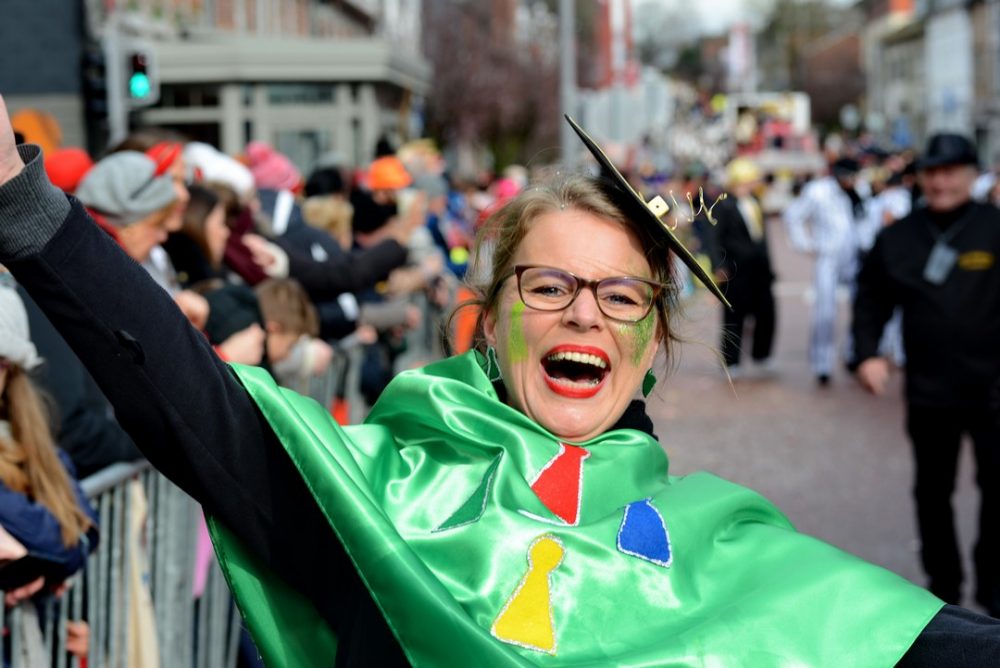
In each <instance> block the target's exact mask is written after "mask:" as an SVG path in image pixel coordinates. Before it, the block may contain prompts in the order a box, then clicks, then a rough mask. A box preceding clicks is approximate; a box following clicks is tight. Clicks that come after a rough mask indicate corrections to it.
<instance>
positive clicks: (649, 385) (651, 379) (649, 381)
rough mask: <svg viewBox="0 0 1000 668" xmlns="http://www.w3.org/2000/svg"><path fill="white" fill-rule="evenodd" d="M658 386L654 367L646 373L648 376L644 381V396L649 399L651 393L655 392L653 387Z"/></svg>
mask: <svg viewBox="0 0 1000 668" xmlns="http://www.w3.org/2000/svg"><path fill="white" fill-rule="evenodd" d="M655 385H656V374H654V373H653V369H652V367H650V369H649V371H647V372H646V376H645V377H644V378H643V379H642V396H643V397H648V396H649V393H650V392H652V391H653V387H654V386H655Z"/></svg>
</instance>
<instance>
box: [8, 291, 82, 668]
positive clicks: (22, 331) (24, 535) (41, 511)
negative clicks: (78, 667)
mask: <svg viewBox="0 0 1000 668" xmlns="http://www.w3.org/2000/svg"><path fill="white" fill-rule="evenodd" d="M40 363H41V359H40V358H39V357H38V354H37V352H36V350H35V346H34V344H32V342H31V340H30V338H29V336H28V317H27V314H26V312H25V309H24V304H23V303H22V302H21V299H20V297H18V295H17V292H16V291H15V290H14V283H13V280H12V279H11V278H10V276H9V274H6V273H0V526H2V527H3V528H4V530H5V532H4V533H5V536H4V537H5V538H9V539H10V540H11V541H13V542H12V543H11V544H19V545H20V546H22V547H23V548H24V555H25V556H31V557H36V558H38V559H39V560H40V563H44V564H46V566H45V568H41V566H40V567H39V572H38V573H37V576H38V577H32V578H30V581H28V582H25V583H20V584H24V585H26V586H24V587H16V588H15V589H13V590H11V591H9V592H7V594H8V596H6V597H5V603H6V604H7V605H15V604H17V603H20V602H21V601H22V600H24V599H25V598H27V597H30V596H31V595H33V594H35V593H36V592H37V591H39V590H42V591H56V592H58V591H59V590H60V589H61V585H62V583H63V582H64V581H65V580H66V579H67V578H69V577H70V576H71V575H73V574H74V573H76V572H77V571H79V570H80V569H82V568H83V567H84V565H85V564H86V560H87V556H88V555H89V554H90V552H91V551H93V550H94V548H96V547H97V539H98V533H97V516H96V514H95V513H94V510H93V509H92V508H91V507H90V504H89V503H88V502H87V500H86V498H85V497H84V494H83V491H82V490H81V489H80V486H79V484H78V483H77V481H76V479H75V477H74V475H75V472H74V468H73V465H72V463H71V462H70V459H69V457H68V456H67V455H66V454H65V453H63V452H62V451H59V450H57V449H56V447H55V444H54V441H53V437H52V433H51V431H50V427H49V421H48V415H47V412H46V409H45V405H44V404H43V402H42V398H41V396H40V395H39V393H38V391H37V390H36V389H35V386H34V383H33V382H32V380H31V378H30V377H29V376H28V371H30V370H31V369H33V368H35V367H37V366H38V365H39V364H40ZM32 575H34V574H32ZM39 579H43V581H42V582H41V583H40V582H39ZM34 616H35V609H34V607H32V606H28V607H27V608H25V614H24V617H23V620H22V626H23V629H20V630H13V632H16V633H21V631H26V632H25V633H21V638H22V642H21V651H22V653H25V654H24V656H25V657H29V665H36V664H34V663H30V657H34V658H35V659H38V658H39V657H40V656H41V655H40V654H38V653H39V652H41V651H43V650H42V648H41V647H40V646H39V641H40V637H41V636H40V635H39V634H38V633H36V632H35V629H34V627H35V626H36V625H35V624H34V623H30V622H32V618H33V617H34ZM29 623H30V624H29ZM67 633H68V634H69V640H70V641H71V642H70V643H69V649H70V650H71V651H73V650H74V648H75V649H77V650H80V652H81V653H85V649H81V648H83V647H85V646H86V640H85V636H86V625H84V624H82V623H79V622H72V623H69V624H68V625H67ZM81 636H82V637H81Z"/></svg>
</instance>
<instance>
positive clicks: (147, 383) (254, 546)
mask: <svg viewBox="0 0 1000 668" xmlns="http://www.w3.org/2000/svg"><path fill="white" fill-rule="evenodd" d="M8 224H9V223H8ZM5 264H6V265H7V267H8V268H9V269H10V270H11V272H12V273H13V274H14V276H15V277H16V278H17V279H18V281H19V282H20V283H21V284H22V285H23V286H24V287H25V288H26V289H27V291H28V292H29V293H30V294H31V296H32V297H33V298H34V300H35V302H36V303H37V304H38V306H39V307H40V308H41V309H42V311H43V312H44V313H45V314H46V316H47V317H48V318H49V320H50V321H51V322H52V324H53V325H54V326H55V327H56V329H57V330H59V332H60V334H61V335H62V336H63V338H65V340H66V341H67V342H68V343H69V345H70V346H71V347H72V348H73V350H74V351H75V352H76V354H77V355H78V356H79V358H80V359H81V360H82V361H83V363H84V364H85V365H86V367H87V369H88V370H89V371H90V372H91V374H92V375H93V377H94V379H95V380H96V381H97V383H98V385H99V386H100V387H101V389H102V390H103V392H104V393H105V395H106V396H107V398H108V399H109V400H110V401H111V403H112V405H113V406H114V408H115V411H116V414H117V417H118V420H119V422H120V423H121V425H122V427H124V429H125V430H126V431H127V432H128V433H129V435H130V436H131V437H132V439H133V440H134V441H135V443H136V444H137V445H138V446H139V448H140V449H141V450H142V452H143V453H144V454H145V455H146V457H147V458H148V459H149V460H150V462H152V464H153V465H154V466H155V467H156V468H158V469H159V470H160V471H162V472H163V473H164V474H165V475H166V476H167V477H169V478H170V479H171V480H173V481H174V482H175V483H177V484H178V485H179V486H180V487H181V488H183V489H184V490H185V491H186V492H187V493H188V494H190V495H191V496H193V497H194V498H195V499H197V500H198V501H199V502H200V503H202V504H203V505H204V507H205V510H206V511H207V512H209V513H211V514H213V515H215V516H216V517H217V518H218V519H219V520H220V521H221V522H223V523H224V524H225V525H226V526H228V527H229V528H230V529H231V530H232V531H233V532H234V533H235V534H236V535H237V536H239V538H240V539H241V540H242V541H243V542H244V544H245V545H246V547H247V548H248V549H250V550H251V551H252V552H253V553H255V554H256V555H257V556H258V557H259V558H260V559H261V560H262V561H263V562H264V563H265V564H266V565H268V566H269V567H270V568H271V569H272V570H273V571H275V572H276V573H278V574H279V575H281V576H283V577H284V578H285V579H286V580H287V581H288V582H289V584H290V585H292V586H293V587H294V588H296V589H297V590H298V591H300V592H302V593H303V594H304V595H305V596H306V597H307V598H308V599H310V600H312V601H313V603H314V604H315V605H316V607H317V609H318V610H319V611H320V613H321V614H323V616H324V617H325V618H326V619H327V620H328V622H329V623H330V624H331V626H332V627H333V628H334V630H335V631H336V630H337V629H338V628H339V627H340V625H341V622H342V621H343V620H342V617H343V616H344V615H345V614H346V613H345V611H346V610H349V609H350V606H349V605H348V603H350V602H352V601H354V600H355V599H356V598H357V596H358V595H359V591H363V589H359V587H361V584H360V580H359V578H358V577H357V575H356V573H355V571H354V569H353V566H352V565H351V563H350V561H349V560H348V558H347V556H346V554H345V552H344V550H343V549H342V548H341V546H340V545H339V543H338V542H337V540H336V538H335V537H334V533H333V532H332V531H331V530H330V528H329V526H328V525H327V524H326V521H325V518H324V517H323V515H322V513H321V511H320V509H319V507H318V506H317V504H316V503H315V501H314V500H313V499H312V497H311V496H310V494H309V492H308V490H307V488H306V486H305V483H304V482H303V481H302V479H301V477H300V476H299V475H298V472H297V471H296V470H295V468H294V465H293V464H292V462H291V459H290V458H289V457H288V456H287V455H286V453H285V452H284V449H283V447H282V446H281V444H280V443H279V442H278V440H277V437H276V436H275V435H274V432H273V431H272V430H271V429H270V427H269V426H268V425H267V423H266V421H265V420H264V418H263V416H262V415H261V414H260V412H259V410H258V409H257V407H256V405H255V404H254V403H253V402H252V401H251V399H250V397H249V395H248V394H247V393H246V391H245V390H244V389H243V387H242V386H241V385H240V384H239V383H238V381H237V380H236V379H235V377H234V376H233V375H232V374H231V372H230V370H229V368H228V367H227V366H226V365H225V364H224V363H222V362H221V361H220V360H219V359H218V357H217V356H216V355H215V353H214V352H213V351H212V349H211V347H210V346H209V344H208V342H207V341H206V339H205V337H204V336H202V334H201V333H199V332H197V331H196V330H195V329H194V328H192V327H191V326H190V325H189V324H188V322H187V320H186V319H185V318H184V316H183V315H182V314H181V312H180V311H179V310H178V309H177V308H176V306H175V305H174V303H173V302H172V301H171V299H170V298H169V296H168V295H167V293H166V292H164V291H163V290H162V289H160V288H159V287H158V286H157V285H156V284H155V283H154V282H153V281H152V280H151V279H150V278H149V276H148V275H147V274H146V273H145V271H144V270H143V269H142V268H141V267H140V266H139V265H138V264H136V263H135V262H134V261H132V260H131V259H130V258H129V257H128V256H126V255H125V254H124V253H123V252H122V251H121V250H120V249H119V248H118V247H117V246H116V245H115V244H114V243H113V242H112V241H111V239H110V238H109V237H108V236H107V235H106V234H104V233H103V232H102V231H101V230H100V229H99V228H98V227H97V225H96V224H94V223H93V221H92V220H90V218H89V217H88V216H87V215H86V213H85V212H84V211H83V209H82V207H81V206H80V205H79V203H78V202H75V201H74V202H73V205H72V207H71V209H70V212H69V214H68V215H67V217H66V219H65V221H64V222H63V224H62V226H61V227H60V228H59V230H58V231H57V232H56V233H55V236H54V237H52V238H51V239H50V240H49V241H48V243H47V245H46V246H45V248H44V249H43V250H42V251H41V252H40V253H36V254H32V255H27V256H26V257H21V258H19V259H16V260H11V259H6V260H5Z"/></svg>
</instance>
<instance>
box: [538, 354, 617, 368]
mask: <svg viewBox="0 0 1000 668" xmlns="http://www.w3.org/2000/svg"><path fill="white" fill-rule="evenodd" d="M549 360H550V361H552V362H559V361H561V360H569V361H570V362H578V363H580V364H590V365H591V366H596V367H598V368H599V369H606V368H608V364H607V362H605V361H604V360H603V359H601V358H600V357H598V356H597V355H590V354H587V353H577V352H560V353H555V354H552V355H549Z"/></svg>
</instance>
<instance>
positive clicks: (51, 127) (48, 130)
mask: <svg viewBox="0 0 1000 668" xmlns="http://www.w3.org/2000/svg"><path fill="white" fill-rule="evenodd" d="M10 124H11V126H13V128H14V131H15V132H20V133H21V134H22V135H24V141H25V143H26V144H38V146H40V147H41V149H42V153H45V154H48V153H52V152H53V151H55V150H56V149H57V148H59V144H61V143H62V128H61V127H60V126H59V121H57V120H56V117H55V116H53V115H52V114H50V113H49V112H47V111H41V110H39V109H22V110H21V111H19V112H17V113H16V114H14V115H13V116H11V117H10Z"/></svg>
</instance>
